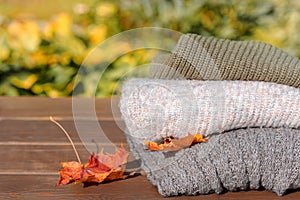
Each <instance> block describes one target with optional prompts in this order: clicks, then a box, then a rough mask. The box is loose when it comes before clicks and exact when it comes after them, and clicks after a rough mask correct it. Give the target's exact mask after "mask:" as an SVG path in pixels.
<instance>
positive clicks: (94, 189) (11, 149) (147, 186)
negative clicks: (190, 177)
mask: <svg viewBox="0 0 300 200" xmlns="http://www.w3.org/2000/svg"><path fill="white" fill-rule="evenodd" d="M110 104H111V100H110V99H97V100H96V110H97V117H98V120H99V121H100V124H101V127H102V128H103V130H104V131H105V132H106V133H109V134H108V137H109V139H110V140H111V141H112V142H113V143H116V144H120V143H124V144H126V139H125V136H124V134H123V132H122V131H121V130H120V129H119V128H118V126H117V125H116V123H115V122H114V120H113V117H112V116H113V115H112V113H111V107H110ZM49 116H54V117H55V118H56V119H57V120H58V121H59V122H60V123H61V124H62V125H63V126H64V127H65V128H66V129H67V131H68V132H69V133H70V135H71V137H72V138H73V140H74V142H75V143H76V146H77V147H78V149H79V152H80V155H81V158H82V159H83V160H84V161H83V162H85V161H86V159H87V158H88V155H89V153H88V152H87V150H86V149H85V148H84V146H83V144H82V142H81V140H80V138H79V137H78V134H77V132H76V129H75V126H74V121H73V115H72V99H71V98H58V99H50V98H42V97H0V134H1V137H0V155H1V157H0V158H1V163H0V176H1V178H0V180H1V181H0V198H1V199H2V198H3V199H72V200H75V199H84V200H88V199H93V200H95V199H163V198H162V197H161V196H160V195H159V194H158V192H157V189H156V187H154V186H153V185H152V184H151V183H150V182H149V181H148V180H147V179H146V177H145V176H137V177H133V178H129V179H125V180H120V181H115V182H110V183H105V184H100V185H98V186H90V187H83V186H82V185H80V184H76V185H75V184H70V185H65V186H55V184H56V182H57V181H58V180H59V174H58V169H59V168H60V162H61V161H72V160H76V157H75V154H74V152H73V150H72V147H71V145H70V143H69V142H68V140H67V138H66V137H65V135H64V134H63V133H62V132H61V130H60V129H59V128H58V127H57V126H56V125H55V124H53V123H52V122H50V121H49ZM117 120H119V119H117ZM127 148H128V146H127ZM168 199H205V200H233V199H236V200H243V199H244V200H245V199H261V200H271V199H272V200H273V199H278V200H279V199H280V200H283V199H294V200H296V199H297V200H298V199H300V192H294V193H291V194H288V195H286V196H284V197H278V196H277V195H276V194H274V193H272V192H268V191H247V192H227V193H225V194H222V195H216V194H210V195H201V196H196V197H185V196H181V197H172V198H168Z"/></svg>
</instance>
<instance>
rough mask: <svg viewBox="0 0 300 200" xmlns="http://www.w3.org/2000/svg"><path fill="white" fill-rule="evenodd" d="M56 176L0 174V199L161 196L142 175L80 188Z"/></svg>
mask: <svg viewBox="0 0 300 200" xmlns="http://www.w3.org/2000/svg"><path fill="white" fill-rule="evenodd" d="M57 180H58V177H57V176H51V175H46V176H43V177H41V176H34V175H2V176H1V182H0V188H1V191H0V198H1V197H2V198H5V199H21V198H22V199H23V198H26V199H33V200H35V199H76V200H77V199H82V200H88V199H93V200H94V199H165V198H163V197H161V196H160V195H159V194H158V192H157V189H156V187H154V186H153V185H152V184H151V183H150V182H149V181H148V180H147V179H146V177H144V176H138V177H134V178H129V179H125V180H119V181H115V182H110V183H104V184H99V185H97V186H96V185H93V186H89V187H83V186H82V185H81V184H77V185H74V184H71V185H65V186H55V183H56V182H57ZM167 199H168V200H169V199H170V200H174V199H175V200H181V199H199V200H217V199H218V200H249V199H255V200H298V199H299V192H297V193H291V194H289V195H286V196H283V197H278V196H277V195H276V194H274V193H272V192H268V191H247V192H244V191H242V192H227V193H225V194H221V195H217V194H210V195H200V196H196V197H194V196H180V197H171V198H167Z"/></svg>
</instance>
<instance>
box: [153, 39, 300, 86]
mask: <svg viewBox="0 0 300 200" xmlns="http://www.w3.org/2000/svg"><path fill="white" fill-rule="evenodd" d="M150 77H151V78H163V79H176V78H184V79H197V80H256V81H267V82H275V83H280V84H285V85H290V86H294V87H300V61H299V59H297V58H295V57H293V56H291V55H289V54H288V53H286V52H284V51H283V50H281V49H279V48H276V47H274V46H272V45H270V44H266V43H263V42H258V41H231V40H225V39H218V38H214V37H205V36H201V35H195V34H186V35H183V36H181V37H180V39H179V41H178V43H177V45H176V47H175V49H174V50H173V52H172V53H171V54H170V55H169V57H168V58H166V59H164V60H162V59H161V60H154V61H153V62H152V63H151V65H150Z"/></svg>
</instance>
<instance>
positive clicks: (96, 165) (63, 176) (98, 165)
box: [50, 117, 129, 185]
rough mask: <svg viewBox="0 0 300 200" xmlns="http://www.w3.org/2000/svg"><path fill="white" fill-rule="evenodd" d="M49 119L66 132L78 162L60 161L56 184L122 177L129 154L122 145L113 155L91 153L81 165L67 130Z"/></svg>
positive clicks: (99, 180)
mask: <svg viewBox="0 0 300 200" xmlns="http://www.w3.org/2000/svg"><path fill="white" fill-rule="evenodd" d="M50 120H51V121H52V122H54V123H55V124H56V125H57V126H59V127H60V128H61V129H62V130H63V132H64V133H65V134H66V136H67V137H68V139H69V141H70V143H71V144H72V147H73V149H74V151H75V153H76V156H77V159H78V162H76V161H71V162H62V163H61V165H62V169H60V170H59V174H60V180H59V181H58V182H57V185H65V184H69V183H71V182H75V183H87V182H96V183H101V182H103V181H111V180H116V179H121V178H123V177H124V176H123V174H124V171H125V164H126V162H127V158H128V156H129V154H128V152H127V151H126V150H125V148H124V145H121V147H120V149H118V150H117V151H116V153H115V154H114V155H106V154H102V153H99V154H97V155H95V154H92V155H91V156H90V157H89V160H88V162H87V163H86V164H85V165H83V164H82V163H81V161H80V158H79V155H78V152H77V150H76V148H75V146H74V143H73V141H72V140H71V138H70V136H69V134H68V133H67V131H66V130H65V129H64V128H63V127H62V126H61V125H60V124H59V123H58V122H56V121H55V120H54V119H53V118H52V117H50Z"/></svg>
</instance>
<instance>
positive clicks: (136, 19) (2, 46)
mask: <svg viewBox="0 0 300 200" xmlns="http://www.w3.org/2000/svg"><path fill="white" fill-rule="evenodd" d="M149 26H155V27H164V28H169V29H173V30H176V31H180V32H182V33H188V32H189V33H197V34H202V35H210V36H216V37H220V38H227V39H233V40H249V39H251V40H260V41H264V42H267V43H270V44H272V45H275V46H277V47H279V48H282V49H284V50H285V51H287V52H288V53H290V54H291V55H294V56H296V57H300V1H298V0H264V1H262V0H251V1H249V0H138V1H137V0H109V1H105V0H67V1H63V0H51V1H50V0H0V95H8V96H20V95H38V96H49V97H60V96H70V95H72V91H73V88H74V80H75V77H76V73H77V71H78V69H79V67H80V65H81V63H82V62H83V60H84V58H85V57H86V56H87V55H88V53H89V52H90V51H91V50H92V49H93V48H95V46H97V44H99V43H101V42H102V41H104V40H105V39H106V38H109V37H111V36H113V35H115V34H117V33H120V32H122V31H125V30H129V29H133V28H138V27H149ZM116 48H117V47H116ZM109 53H110V52H107V54H109ZM153 54H154V53H153V52H152V51H148V50H139V51H136V52H133V53H130V54H128V55H124V56H122V57H121V58H119V59H117V60H116V61H115V62H113V63H111V64H110V66H109V68H108V69H107V70H106V72H105V74H104V75H103V79H102V80H103V82H102V84H101V85H99V87H98V89H97V92H96V96H97V97H109V96H111V95H112V94H113V92H114V88H115V85H116V84H117V82H118V81H119V79H120V77H121V76H122V75H123V74H124V73H126V72H127V71H130V70H132V69H133V68H134V67H136V66H139V65H142V64H145V63H148V62H149V61H150V60H151V58H152V57H153ZM103 83H104V84H103ZM86 84H88V82H87V83H86ZM82 87H83V88H89V86H88V85H84V83H83V86H82ZM83 93H84V90H83Z"/></svg>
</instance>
